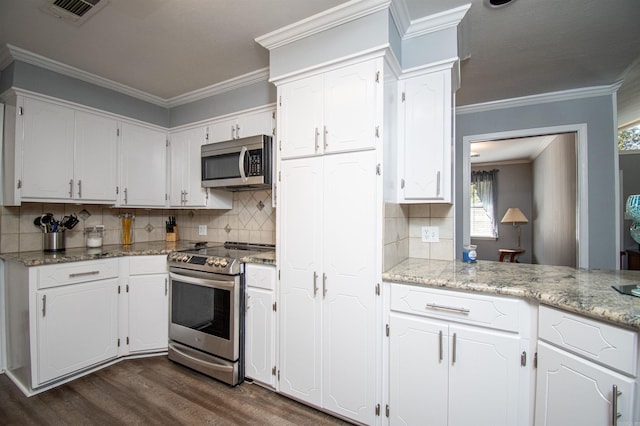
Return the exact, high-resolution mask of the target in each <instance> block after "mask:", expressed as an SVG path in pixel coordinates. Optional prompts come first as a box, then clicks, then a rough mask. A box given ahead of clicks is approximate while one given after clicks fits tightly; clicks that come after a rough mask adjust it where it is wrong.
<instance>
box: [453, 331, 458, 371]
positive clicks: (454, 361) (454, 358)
mask: <svg viewBox="0 0 640 426" xmlns="http://www.w3.org/2000/svg"><path fill="white" fill-rule="evenodd" d="M457 342H458V339H457V337H456V333H453V347H452V350H451V352H452V354H451V365H453V364H455V363H456V346H457Z"/></svg>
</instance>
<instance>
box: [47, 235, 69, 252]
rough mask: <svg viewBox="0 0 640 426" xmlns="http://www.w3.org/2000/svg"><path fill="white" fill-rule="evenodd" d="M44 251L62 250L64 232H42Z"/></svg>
mask: <svg viewBox="0 0 640 426" xmlns="http://www.w3.org/2000/svg"><path fill="white" fill-rule="evenodd" d="M42 238H43V241H44V251H63V250H64V241H65V240H64V232H45V233H44V234H42Z"/></svg>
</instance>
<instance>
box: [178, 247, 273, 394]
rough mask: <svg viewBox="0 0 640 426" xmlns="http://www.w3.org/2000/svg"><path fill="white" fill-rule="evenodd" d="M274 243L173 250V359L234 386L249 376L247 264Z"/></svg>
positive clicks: (270, 248) (269, 248)
mask: <svg viewBox="0 0 640 426" xmlns="http://www.w3.org/2000/svg"><path fill="white" fill-rule="evenodd" d="M265 250H274V248H273V246H269V245H251V244H246V243H232V242H228V243H225V244H224V245H222V246H215V247H205V248H199V249H196V248H194V249H192V250H186V251H177V252H172V253H170V254H169V255H168V256H167V262H168V265H169V282H170V287H169V288H170V293H169V305H170V310H169V359H170V360H172V361H175V362H177V363H180V364H183V365H186V366H187V367H190V368H192V369H194V370H197V371H199V372H201V373H204V374H206V375H208V376H211V377H214V378H216V379H218V380H221V381H223V382H225V383H228V384H230V385H232V386H235V385H237V384H239V383H241V382H242V381H243V380H244V361H243V353H244V306H245V300H244V299H245V295H244V294H245V289H244V287H245V284H244V264H243V263H242V261H241V259H242V258H243V257H245V256H247V255H250V254H252V253H254V252H259V251H265Z"/></svg>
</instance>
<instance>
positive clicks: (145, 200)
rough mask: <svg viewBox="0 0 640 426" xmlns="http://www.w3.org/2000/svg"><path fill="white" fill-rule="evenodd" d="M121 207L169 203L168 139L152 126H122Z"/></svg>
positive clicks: (119, 200)
mask: <svg viewBox="0 0 640 426" xmlns="http://www.w3.org/2000/svg"><path fill="white" fill-rule="evenodd" d="M120 147H121V149H120V185H119V187H120V193H119V199H118V205H120V206H122V207H163V206H164V205H165V203H166V198H167V193H166V176H167V137H166V134H165V133H164V132H161V131H159V130H154V129H151V128H149V127H144V126H139V125H135V124H130V123H122V131H121V134H120Z"/></svg>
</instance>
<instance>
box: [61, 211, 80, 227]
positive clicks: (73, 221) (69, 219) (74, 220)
mask: <svg viewBox="0 0 640 426" xmlns="http://www.w3.org/2000/svg"><path fill="white" fill-rule="evenodd" d="M65 218H66V219H65ZM78 223H80V220H79V219H78V216H76V215H75V214H71V215H69V216H65V217H64V218H63V219H62V227H63V228H65V229H73V228H74V227H75V226H76V225H77V224H78Z"/></svg>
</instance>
